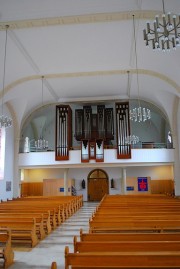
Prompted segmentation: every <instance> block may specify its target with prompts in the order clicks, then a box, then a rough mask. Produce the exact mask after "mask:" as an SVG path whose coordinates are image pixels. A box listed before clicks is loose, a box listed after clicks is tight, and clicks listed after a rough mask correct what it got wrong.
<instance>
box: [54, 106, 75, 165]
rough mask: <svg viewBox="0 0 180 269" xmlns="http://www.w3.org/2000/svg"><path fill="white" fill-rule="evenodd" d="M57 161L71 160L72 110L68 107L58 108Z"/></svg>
mask: <svg viewBox="0 0 180 269" xmlns="http://www.w3.org/2000/svg"><path fill="white" fill-rule="evenodd" d="M55 134H56V138H55V139H56V140H55V141H56V143H55V160H56V161H59V160H69V149H70V148H71V147H72V110H71V108H70V106H68V105H58V106H56V132H55Z"/></svg>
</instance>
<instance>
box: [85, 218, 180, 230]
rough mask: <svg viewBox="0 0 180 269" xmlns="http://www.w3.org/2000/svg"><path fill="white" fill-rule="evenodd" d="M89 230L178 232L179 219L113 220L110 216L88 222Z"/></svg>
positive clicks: (179, 228) (179, 227) (179, 226)
mask: <svg viewBox="0 0 180 269" xmlns="http://www.w3.org/2000/svg"><path fill="white" fill-rule="evenodd" d="M89 226H90V232H102V231H103V232H104V231H109V232H117V231H118V232H123V231H124V232H125V231H126V232H128V231H129V232H132V231H137V232H138V231H139V232H145V231H152V232H165V231H168V232H173V231H177V232H180V220H139V221H138V220H136V221H127V220H124V221H113V220H111V218H109V220H107V219H106V220H105V219H104V218H102V219H101V220H99V221H96V220H91V221H90V222H89Z"/></svg>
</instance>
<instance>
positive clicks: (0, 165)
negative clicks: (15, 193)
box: [0, 128, 5, 180]
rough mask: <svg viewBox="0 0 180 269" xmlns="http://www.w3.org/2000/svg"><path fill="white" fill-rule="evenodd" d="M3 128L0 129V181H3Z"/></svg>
mask: <svg viewBox="0 0 180 269" xmlns="http://www.w3.org/2000/svg"><path fill="white" fill-rule="evenodd" d="M4 159H5V128H0V180H2V179H4Z"/></svg>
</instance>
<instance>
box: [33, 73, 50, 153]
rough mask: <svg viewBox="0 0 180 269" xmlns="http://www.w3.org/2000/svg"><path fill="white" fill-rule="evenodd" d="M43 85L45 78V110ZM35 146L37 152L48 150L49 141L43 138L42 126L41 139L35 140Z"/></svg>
mask: <svg viewBox="0 0 180 269" xmlns="http://www.w3.org/2000/svg"><path fill="white" fill-rule="evenodd" d="M43 85H44V76H42V109H43V105H44V103H43V94H44V89H43ZM34 146H35V148H36V150H46V149H48V140H46V139H45V138H44V137H43V126H41V134H40V137H39V138H38V139H37V140H35V142H34Z"/></svg>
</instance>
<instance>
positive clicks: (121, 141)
mask: <svg viewBox="0 0 180 269" xmlns="http://www.w3.org/2000/svg"><path fill="white" fill-rule="evenodd" d="M116 136H117V158H118V159H130V158H131V145H129V144H128V143H126V138H127V137H128V136H130V120H129V102H122V103H116Z"/></svg>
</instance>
